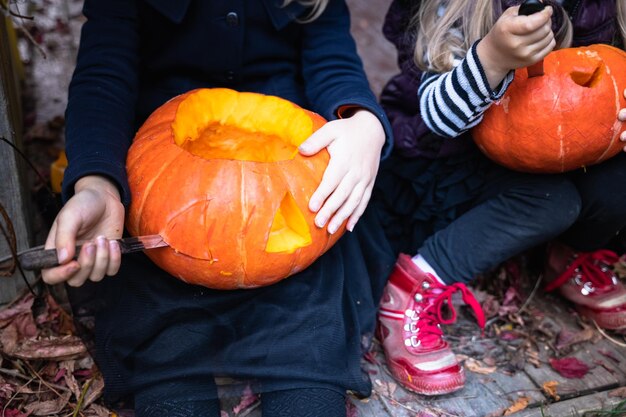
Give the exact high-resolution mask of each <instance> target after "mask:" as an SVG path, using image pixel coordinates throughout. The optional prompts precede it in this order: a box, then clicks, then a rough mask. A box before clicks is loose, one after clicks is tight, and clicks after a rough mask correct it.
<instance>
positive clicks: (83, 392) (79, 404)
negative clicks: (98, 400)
mask: <svg viewBox="0 0 626 417" xmlns="http://www.w3.org/2000/svg"><path fill="white" fill-rule="evenodd" d="M91 381H92V380H91V379H88V380H87V381H86V382H85V383H84V384H83V389H82V390H81V391H80V398H79V399H78V401H77V402H76V408H74V412H73V413H72V417H78V413H79V412H80V409H81V408H82V406H83V402H84V401H85V395H87V390H89V386H90V385H91Z"/></svg>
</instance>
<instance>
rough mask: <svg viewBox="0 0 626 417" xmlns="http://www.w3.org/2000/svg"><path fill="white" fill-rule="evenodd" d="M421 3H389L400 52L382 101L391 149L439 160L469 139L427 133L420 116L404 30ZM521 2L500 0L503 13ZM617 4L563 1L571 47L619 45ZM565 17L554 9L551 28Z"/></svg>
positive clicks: (417, 75)
mask: <svg viewBox="0 0 626 417" xmlns="http://www.w3.org/2000/svg"><path fill="white" fill-rule="evenodd" d="M419 3H420V0H393V3H392V4H391V6H390V8H389V11H388V12H387V16H386V18H385V24H384V27H383V33H384V34H385V37H386V38H387V39H388V40H389V41H390V42H392V43H393V44H394V45H395V46H396V48H397V49H398V65H399V67H400V74H398V75H396V76H394V77H393V78H391V80H389V82H388V83H387V85H386V86H385V88H384V89H383V92H382V94H381V97H380V100H381V103H382V105H383V108H384V109H385V111H386V112H387V116H388V117H389V120H390V121H391V124H392V128H393V134H394V150H395V152H397V153H399V154H400V155H402V156H406V157H416V156H420V157H425V158H437V157H442V156H448V155H453V154H457V153H460V152H463V150H465V149H467V148H468V147H470V146H473V144H472V141H471V138H470V137H469V135H468V134H464V135H461V136H459V137H456V138H442V137H441V136H437V135H435V134H434V133H433V132H431V131H430V130H429V129H428V127H427V126H426V124H425V123H424V122H423V121H422V118H421V116H420V109H419V101H418V98H417V89H418V87H419V83H420V79H421V75H422V72H421V71H420V70H419V69H418V68H417V67H416V66H415V64H414V63H413V46H414V34H413V33H409V32H408V30H407V27H408V25H409V21H410V18H411V16H412V15H413V13H414V9H415V8H416V7H417V6H418V5H419ZM519 3H521V1H514V0H502V7H503V9H504V8H506V7H509V6H511V5H513V4H519ZM615 3H616V2H615V0H574V1H565V7H567V9H568V12H569V14H570V16H571V18H572V23H573V25H574V43H573V46H581V45H590V44H594V43H606V44H613V45H619V44H621V37H620V35H619V28H618V24H617V19H616V16H617V12H616V6H615ZM564 18H567V17H566V16H565V15H564V13H563V11H562V9H561V8H560V7H555V14H554V15H553V27H559V26H560V22H561V21H562V20H561V19H564Z"/></svg>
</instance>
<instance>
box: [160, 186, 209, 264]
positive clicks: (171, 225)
mask: <svg viewBox="0 0 626 417" xmlns="http://www.w3.org/2000/svg"><path fill="white" fill-rule="evenodd" d="M211 200H213V199H212V198H202V199H196V200H193V201H191V202H190V203H189V204H186V205H185V206H184V207H181V208H180V209H179V210H177V211H176V212H173V213H170V214H171V215H170V216H169V217H168V218H167V219H166V221H165V227H164V232H163V234H166V231H167V230H174V228H175V227H176V223H174V221H175V220H176V219H177V218H178V217H180V216H182V215H184V214H186V213H187V212H188V211H189V210H191V209H193V208H194V207H195V206H197V205H198V204H205V210H206V207H208V206H209V205H210V203H211ZM214 223H215V222H213V223H212V224H214ZM163 238H165V236H163ZM168 243H170V242H168ZM170 247H171V248H172V249H174V250H176V251H177V252H180V253H182V254H184V255H186V256H190V257H192V258H196V259H203V258H199V257H198V256H195V255H192V254H190V253H188V252H186V251H182V250H180V248H176V247H174V246H172V244H171V243H170Z"/></svg>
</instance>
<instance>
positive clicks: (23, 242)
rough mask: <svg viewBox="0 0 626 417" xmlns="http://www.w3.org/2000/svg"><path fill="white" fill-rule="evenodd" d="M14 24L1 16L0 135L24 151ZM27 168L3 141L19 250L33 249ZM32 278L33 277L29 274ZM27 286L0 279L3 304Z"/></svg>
mask: <svg viewBox="0 0 626 417" xmlns="http://www.w3.org/2000/svg"><path fill="white" fill-rule="evenodd" d="M9 25H10V21H9V19H8V18H5V17H4V16H0V136H1V137H3V138H5V139H7V140H8V141H10V142H11V143H12V144H14V145H15V146H17V147H18V148H21V128H22V116H21V102H20V98H19V97H20V95H19V88H18V86H19V83H18V81H19V80H18V75H17V71H16V66H15V63H14V62H15V58H14V57H15V56H16V55H15V52H14V51H15V45H14V44H12V43H10V41H9V40H10V39H11V38H12V37H11V36H9V31H10V30H11V28H10V27H9ZM24 174H25V165H24V162H23V161H22V160H21V159H19V157H18V155H16V153H15V152H14V150H13V149H11V147H9V146H8V145H7V144H6V143H4V142H0V183H1V184H2V186H1V187H0V204H2V206H3V207H4V209H5V210H6V211H7V213H8V215H9V217H10V219H11V221H12V223H13V228H14V229H15V234H16V236H17V248H18V250H21V249H25V248H27V247H29V246H30V245H31V243H32V240H31V225H30V223H29V219H30V216H29V215H28V213H29V212H30V207H29V202H28V193H27V190H26V186H25V181H24V178H25V175H24ZM9 253H10V251H9V246H8V245H7V243H6V241H5V239H4V238H3V237H2V236H0V256H4V255H8V254H9ZM27 277H28V278H29V279H32V278H33V274H32V273H28V274H27ZM24 287H25V284H24V282H23V281H22V279H21V278H20V277H19V276H18V273H17V272H16V273H15V274H14V275H13V276H12V277H8V278H5V279H2V280H0V304H4V303H7V302H10V301H12V300H14V299H15V298H16V297H17V295H18V294H19V293H21V291H22V290H23V289H24Z"/></svg>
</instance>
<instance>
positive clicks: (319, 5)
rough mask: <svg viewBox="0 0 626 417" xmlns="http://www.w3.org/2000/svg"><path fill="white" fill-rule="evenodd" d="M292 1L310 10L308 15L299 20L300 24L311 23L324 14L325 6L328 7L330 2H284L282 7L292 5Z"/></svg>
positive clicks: (303, 0) (326, 0) (321, 0)
mask: <svg viewBox="0 0 626 417" xmlns="http://www.w3.org/2000/svg"><path fill="white" fill-rule="evenodd" d="M294 1H297V2H298V3H300V4H302V5H303V6H306V7H309V8H310V11H309V14H308V15H307V16H306V17H305V18H304V19H302V20H301V22H304V23H306V22H312V21H313V20H315V19H317V18H318V17H319V16H320V15H321V14H322V13H324V9H326V6H327V5H328V2H329V1H330V0H284V1H283V7H285V6H287V5H288V4H290V3H293V2H294Z"/></svg>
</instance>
